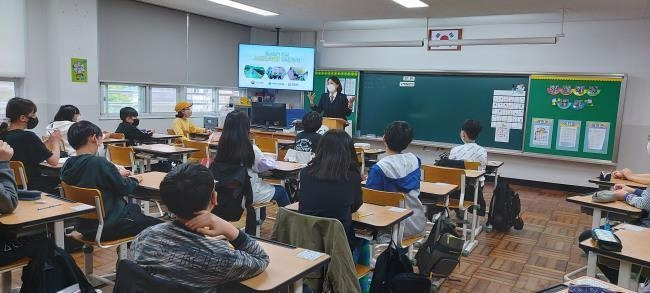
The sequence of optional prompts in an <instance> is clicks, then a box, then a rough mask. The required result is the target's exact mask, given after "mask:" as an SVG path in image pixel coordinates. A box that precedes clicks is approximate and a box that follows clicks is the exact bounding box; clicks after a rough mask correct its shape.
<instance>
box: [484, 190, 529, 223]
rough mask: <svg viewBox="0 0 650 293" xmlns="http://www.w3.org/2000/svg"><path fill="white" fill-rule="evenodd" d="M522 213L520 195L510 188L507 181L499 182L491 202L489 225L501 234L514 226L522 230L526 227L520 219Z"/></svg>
mask: <svg viewBox="0 0 650 293" xmlns="http://www.w3.org/2000/svg"><path fill="white" fill-rule="evenodd" d="M520 213H521V202H520V200H519V194H517V193H515V192H514V191H513V190H512V189H511V188H510V186H509V185H508V182H506V180H504V179H501V180H499V183H498V184H497V186H496V187H495V188H494V193H493V194H492V201H491V202H490V213H489V214H488V225H491V226H492V228H494V229H495V230H497V231H500V232H507V231H508V230H510V228H511V227H512V226H514V227H515V229H517V230H521V229H522V228H523V227H524V222H523V220H522V219H521V218H520V217H519V214H520Z"/></svg>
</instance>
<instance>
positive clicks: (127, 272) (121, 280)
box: [113, 259, 192, 293]
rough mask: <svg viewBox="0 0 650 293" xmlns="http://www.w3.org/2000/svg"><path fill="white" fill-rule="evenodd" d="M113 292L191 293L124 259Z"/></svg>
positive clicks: (118, 269) (119, 263)
mask: <svg viewBox="0 0 650 293" xmlns="http://www.w3.org/2000/svg"><path fill="white" fill-rule="evenodd" d="M113 289H114V291H113V292H158V293H189V292H192V290H190V288H188V287H185V286H183V285H181V284H178V283H175V282H172V281H168V280H165V279H162V278H159V277H156V276H152V275H151V274H149V273H148V272H147V271H146V270H145V269H144V268H142V267H140V266H139V265H138V264H136V263H135V262H133V261H130V260H128V259H122V260H120V261H119V262H118V263H117V275H116V279H115V288H113Z"/></svg>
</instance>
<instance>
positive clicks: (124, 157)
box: [108, 144, 135, 168]
mask: <svg viewBox="0 0 650 293" xmlns="http://www.w3.org/2000/svg"><path fill="white" fill-rule="evenodd" d="M108 158H109V160H110V161H111V162H112V163H113V164H117V165H120V166H123V167H131V168H133V166H134V165H135V159H134V157H133V148H132V147H123V146H117V145H114V144H109V145H108Z"/></svg>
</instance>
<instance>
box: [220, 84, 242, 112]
mask: <svg viewBox="0 0 650 293" xmlns="http://www.w3.org/2000/svg"><path fill="white" fill-rule="evenodd" d="M217 92H218V97H217V109H221V107H222V106H227V105H228V104H230V97H241V96H242V94H243V92H242V91H241V90H240V89H228V88H220V89H219V90H218V91H217Z"/></svg>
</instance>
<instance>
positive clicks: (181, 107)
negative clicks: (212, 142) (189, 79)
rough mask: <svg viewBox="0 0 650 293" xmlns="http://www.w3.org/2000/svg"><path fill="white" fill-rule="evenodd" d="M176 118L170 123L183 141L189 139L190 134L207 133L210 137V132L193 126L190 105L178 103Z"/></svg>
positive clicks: (188, 103)
mask: <svg viewBox="0 0 650 293" xmlns="http://www.w3.org/2000/svg"><path fill="white" fill-rule="evenodd" d="M174 111H176V118H175V119H174V121H173V122H172V129H173V130H174V133H176V135H182V136H183V137H182V139H183V140H188V139H190V133H207V134H208V135H210V134H211V133H212V131H210V130H207V129H205V128H201V127H198V126H196V125H194V123H193V122H192V120H190V117H192V103H190V102H178V103H176V107H174Z"/></svg>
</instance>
